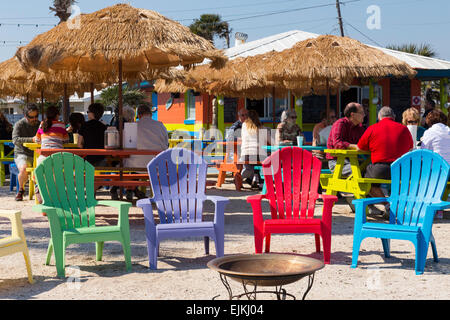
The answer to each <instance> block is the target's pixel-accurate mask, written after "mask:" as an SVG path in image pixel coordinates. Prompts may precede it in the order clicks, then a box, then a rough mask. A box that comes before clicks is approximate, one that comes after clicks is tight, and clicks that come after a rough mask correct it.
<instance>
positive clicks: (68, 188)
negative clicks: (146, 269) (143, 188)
mask: <svg viewBox="0 0 450 320" xmlns="http://www.w3.org/2000/svg"><path fill="white" fill-rule="evenodd" d="M34 172H35V177H36V181H37V184H38V186H39V191H40V193H41V197H42V199H43V204H42V205H36V206H33V210H35V211H38V212H42V213H46V214H47V218H48V220H49V223H50V233H51V239H50V242H49V245H48V250H47V260H46V265H49V264H50V259H51V256H52V253H53V251H54V253H55V260H56V270H57V273H58V276H59V277H65V249H66V248H67V247H68V246H69V245H70V244H75V243H89V242H95V243H96V253H97V261H101V259H102V254H103V244H104V242H105V241H119V242H120V243H121V244H122V247H123V251H124V255H125V263H126V270H127V271H129V270H131V250H130V227H129V221H128V211H129V209H130V207H131V204H130V203H128V202H124V201H97V200H95V189H94V167H93V166H92V165H91V164H90V163H89V162H87V161H85V160H83V158H81V157H79V156H76V155H74V154H72V153H67V152H64V153H55V154H53V155H52V156H50V157H48V158H47V159H45V160H44V161H43V162H42V163H41V164H40V165H39V166H38V167H37V168H36V169H35V171H34ZM99 205H100V206H109V207H114V208H116V209H118V211H119V219H118V224H117V225H116V226H96V225H95V207H96V206H99Z"/></svg>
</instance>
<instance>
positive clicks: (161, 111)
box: [158, 93, 204, 124]
mask: <svg viewBox="0 0 450 320" xmlns="http://www.w3.org/2000/svg"><path fill="white" fill-rule="evenodd" d="M170 97H171V95H170V93H159V94H158V120H159V121H161V122H163V123H181V124H183V123H184V120H186V110H185V105H184V94H183V93H181V94H180V97H179V98H177V99H173V104H172V106H171V107H170V108H169V110H166V103H167V101H168V100H169V98H170ZM203 113H204V108H203V97H202V95H200V96H196V97H195V121H196V122H197V123H202V121H203V119H204V115H203Z"/></svg>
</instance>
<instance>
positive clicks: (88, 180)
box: [34, 152, 96, 230]
mask: <svg viewBox="0 0 450 320" xmlns="http://www.w3.org/2000/svg"><path fill="white" fill-rule="evenodd" d="M34 174H35V177H36V181H37V184H38V186H39V191H40V194H41V197H42V200H43V204H44V205H46V206H49V207H53V208H56V212H57V214H58V217H59V220H60V223H61V226H62V229H63V230H68V229H73V228H83V227H89V226H94V225H95V203H96V201H95V189H94V167H93V166H92V165H91V164H90V163H89V162H87V161H85V160H84V159H83V158H81V157H79V156H77V155H74V154H72V153H67V152H63V153H55V154H53V155H51V156H49V157H47V158H46V159H45V160H44V161H43V162H42V163H41V164H40V165H39V166H37V168H36V169H35V171H34Z"/></svg>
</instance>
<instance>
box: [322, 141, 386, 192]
mask: <svg viewBox="0 0 450 320" xmlns="http://www.w3.org/2000/svg"><path fill="white" fill-rule="evenodd" d="M324 152H325V153H327V154H329V155H330V156H333V157H336V167H335V169H334V172H333V173H330V174H322V175H320V184H321V185H322V188H323V189H326V194H329V195H336V194H337V193H338V192H346V193H352V194H353V195H354V196H355V198H356V199H361V198H365V197H367V195H368V194H369V191H370V188H371V185H372V183H380V184H390V183H391V180H385V179H374V178H364V177H363V175H362V172H363V171H364V170H365V168H366V167H367V165H368V164H369V163H370V152H369V151H361V150H349V149H325V150H324ZM346 158H347V159H349V161H350V166H351V168H352V173H351V174H350V175H349V176H348V177H344V176H343V175H342V169H343V167H344V162H345V159H346ZM364 158H365V159H364ZM360 159H362V160H363V161H362V162H361V163H360Z"/></svg>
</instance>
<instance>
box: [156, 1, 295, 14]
mask: <svg viewBox="0 0 450 320" xmlns="http://www.w3.org/2000/svg"><path fill="white" fill-rule="evenodd" d="M294 1H299V0H286V1H280V2H276V3H274V2H273V1H270V2H256V3H248V4H245V5H235V6H227V7H215V8H198V9H180V10H169V11H161V13H171V12H192V11H204V10H218V9H234V8H243V7H254V6H255V5H257V6H262V5H266V4H272V5H273V4H277V5H278V4H280V3H285V2H294Z"/></svg>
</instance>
